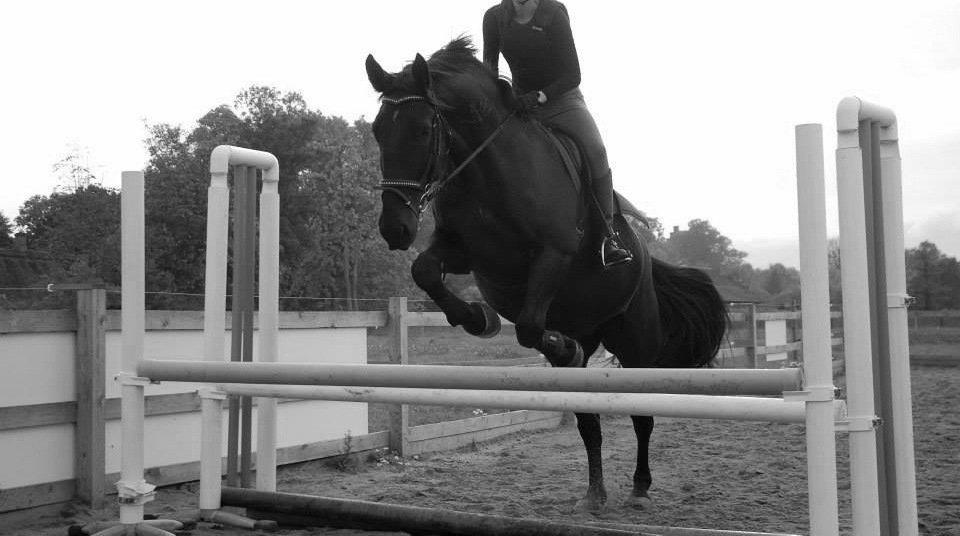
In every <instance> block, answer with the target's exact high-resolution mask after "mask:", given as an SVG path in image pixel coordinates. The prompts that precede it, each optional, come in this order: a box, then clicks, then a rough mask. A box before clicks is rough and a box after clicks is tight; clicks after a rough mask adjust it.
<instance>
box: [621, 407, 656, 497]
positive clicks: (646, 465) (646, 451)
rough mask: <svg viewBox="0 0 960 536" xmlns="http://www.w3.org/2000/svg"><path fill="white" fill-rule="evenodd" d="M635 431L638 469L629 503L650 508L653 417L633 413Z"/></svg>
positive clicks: (634, 476) (635, 473) (634, 475)
mask: <svg viewBox="0 0 960 536" xmlns="http://www.w3.org/2000/svg"><path fill="white" fill-rule="evenodd" d="M630 418H631V419H632V420H633V431H634V432H636V434H637V469H636V471H635V472H634V473H633V491H632V492H631V493H630V497H628V498H627V505H628V506H634V507H637V508H644V509H646V508H650V507H651V506H652V505H653V503H652V502H651V501H650V496H649V495H648V494H647V492H648V491H649V490H650V484H651V483H653V477H652V476H651V475H650V434H651V433H652V432H653V417H647V416H641V415H633V416H632V417H630Z"/></svg>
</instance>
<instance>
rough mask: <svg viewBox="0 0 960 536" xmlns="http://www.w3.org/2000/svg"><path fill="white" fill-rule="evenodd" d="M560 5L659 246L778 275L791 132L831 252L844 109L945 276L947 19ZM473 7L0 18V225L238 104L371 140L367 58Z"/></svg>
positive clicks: (954, 146) (140, 8) (621, 178)
mask: <svg viewBox="0 0 960 536" xmlns="http://www.w3.org/2000/svg"><path fill="white" fill-rule="evenodd" d="M564 3H565V4H566V6H567V8H568V11H569V13H570V18H571V24H572V27H573V33H574V38H575V41H576V45H577V48H578V51H579V57H580V64H581V71H582V75H583V82H582V84H581V88H582V90H583V92H584V94H585V96H586V99H587V104H588V105H589V107H590V109H591V111H592V112H593V114H594V117H595V119H596V121H597V123H598V126H599V127H600V131H601V132H602V134H603V136H604V140H605V142H606V144H607V148H608V153H609V158H610V162H611V167H612V168H613V172H614V186H615V187H616V188H617V190H618V191H620V192H621V193H623V194H624V195H626V196H627V197H628V198H629V199H630V200H631V201H632V202H633V203H634V204H635V205H636V206H638V207H639V208H641V209H642V210H644V211H645V212H646V213H647V214H648V215H650V216H654V217H656V218H659V219H660V221H661V222H662V223H663V225H664V227H665V229H666V230H667V231H668V232H669V231H670V230H671V229H672V228H673V227H674V226H679V227H680V228H686V226H687V223H688V222H689V221H690V220H693V219H703V220H708V221H709V222H710V223H711V224H712V225H713V226H714V227H715V228H717V229H718V230H719V231H720V232H721V233H722V234H723V235H725V236H727V237H728V238H730V239H731V241H732V246H733V247H734V248H736V249H739V250H741V251H744V252H746V253H748V256H747V257H746V259H745V260H746V262H749V263H751V264H752V265H753V266H754V267H757V268H765V267H767V266H768V265H769V264H770V263H775V262H781V263H784V264H786V265H788V266H798V265H799V260H798V255H799V254H798V251H797V247H798V246H797V232H798V230H797V208H796V175H795V167H794V166H795V163H794V160H795V149H794V140H793V131H794V125H797V124H802V123H822V124H823V125H824V138H825V143H824V144H825V155H826V158H827V165H826V169H827V209H828V232H829V233H830V234H831V235H833V234H836V232H837V214H836V205H837V203H836V184H835V178H834V172H833V168H834V164H833V154H834V150H835V147H836V136H835V110H836V105H837V103H838V102H839V101H840V100H841V99H842V98H843V97H846V96H851V95H855V96H859V97H861V98H863V99H865V100H868V101H871V102H874V103H877V104H880V105H883V106H886V107H889V108H891V109H893V110H894V111H895V112H896V113H897V118H898V121H899V131H900V138H901V146H900V150H901V154H902V157H903V190H904V223H905V229H906V246H907V247H915V246H916V245H917V244H918V243H919V242H921V241H922V240H930V241H932V242H934V243H935V244H937V246H938V247H939V248H940V249H941V251H943V252H944V253H946V254H948V255H951V256H957V257H960V195H958V191H960V98H958V95H960V0H953V1H946V0H912V1H909V2H908V1H905V0H900V1H886V0H872V1H859V0H858V1H846V0H829V1H821V0H803V1H774V0H763V1H741V0H726V1H723V2H717V1H695V0H687V1H675V2H637V1H630V2H628V1H616V2H614V1H606V2H603V1H597V0H566V1H565V2H564ZM492 4H493V1H492V0H482V1H480V0H456V1H451V0H445V1H444V0H405V1H402V2H397V1H395V0H367V1H347V2H343V1H341V2H329V1H317V0H314V1H311V2H307V1H303V2H296V1H285V0H274V1H272V2H269V3H262V2H249V1H245V0H232V1H229V2H227V1H220V0H209V1H207V0H205V1H195V0H191V1H181V0H170V1H165V2H151V3H144V2H137V1H133V0H126V1H122V2H97V1H85V2H75V1H71V2H57V1H35V2H4V3H3V4H2V5H0V19H2V20H4V21H6V23H7V24H5V28H4V31H3V32H0V77H2V83H0V112H2V114H0V118H2V119H0V124H2V127H3V128H2V129H0V158H2V160H3V162H4V165H5V169H4V170H3V173H2V175H0V212H2V213H3V214H4V215H6V216H7V217H8V218H10V219H13V218H14V217H15V216H16V214H17V212H18V209H19V207H20V206H21V205H22V204H23V202H24V201H25V200H26V199H28V198H29V197H31V196H34V195H49V194H50V193H51V192H52V191H53V190H54V188H56V187H57V185H58V182H59V179H58V178H57V176H56V173H55V172H54V170H53V165H54V164H55V163H56V162H57V161H59V160H61V159H62V158H64V157H65V156H66V155H68V154H70V153H71V152H76V150H77V149H79V150H80V151H81V153H83V154H85V155H87V156H86V158H87V160H88V164H89V165H90V167H91V168H92V169H93V170H94V171H95V172H96V173H97V175H98V176H100V177H101V179H102V181H103V184H104V185H105V186H111V187H115V186H119V181H120V178H119V177H120V172H121V171H123V170H128V169H142V168H143V167H144V166H145V163H146V160H147V154H146V151H145V148H144V139H145V138H146V137H147V130H146V126H147V125H148V124H156V123H170V124H180V125H184V126H185V127H188V128H189V127H191V126H192V125H193V124H194V123H195V121H196V120H197V119H198V118H200V117H201V116H202V115H203V114H204V113H206V112H207V111H209V110H210V109H212V108H214V107H216V106H218V105H221V104H232V103H233V100H234V98H235V96H236V95H237V94H238V93H239V92H240V91H242V90H243V89H245V88H247V87H249V86H251V85H267V86H272V87H276V88H278V89H280V90H283V91H296V92H298V93H300V94H302V95H303V96H304V98H305V99H306V101H307V103H308V104H309V105H310V106H311V107H312V108H314V109H319V110H321V111H322V112H323V113H324V114H326V115H332V116H340V117H343V118H345V119H348V120H354V119H357V118H360V117H365V118H366V119H368V120H372V119H373V117H374V116H375V115H376V111H377V109H378V103H377V94H376V93H375V92H374V91H373V90H372V88H371V87H370V85H369V83H368V81H367V78H366V74H365V71H364V65H363V64H364V59H365V58H366V56H367V54H368V53H373V54H374V56H375V57H376V58H377V60H378V61H379V62H380V63H381V65H383V66H384V68H386V69H387V70H388V71H396V70H399V69H401V68H402V67H403V66H404V64H406V63H407V62H409V61H411V60H412V59H413V57H414V55H415V54H416V53H417V52H420V53H423V54H424V55H427V54H429V53H431V52H433V51H434V50H436V49H438V48H440V47H441V46H443V45H444V44H446V43H447V42H448V41H449V40H450V39H452V38H454V37H457V36H459V35H461V34H468V35H472V36H474V37H475V41H476V43H477V44H478V45H479V44H480V43H481V31H480V28H481V21H482V16H483V12H484V11H485V9H486V8H488V7H489V6H490V5H492ZM266 6H269V7H266ZM503 63H505V62H501V64H503ZM281 165H282V162H281ZM198 180H206V179H205V178H198ZM371 217H375V216H374V215H371Z"/></svg>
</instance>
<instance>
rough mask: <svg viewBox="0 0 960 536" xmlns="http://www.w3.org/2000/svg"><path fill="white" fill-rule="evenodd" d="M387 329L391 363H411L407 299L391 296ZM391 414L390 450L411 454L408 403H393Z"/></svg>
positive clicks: (404, 454)
mask: <svg viewBox="0 0 960 536" xmlns="http://www.w3.org/2000/svg"><path fill="white" fill-rule="evenodd" d="M387 316H388V318H389V320H388V322H387V329H389V330H390V355H389V359H390V362H391V363H394V364H397V365H400V366H403V365H407V364H409V363H410V354H409V351H410V346H409V344H408V342H409V341H408V336H409V332H408V329H407V318H408V317H407V299H406V298H390V304H389V306H388V309H387ZM389 415H390V450H392V451H395V452H396V453H398V454H399V455H400V456H407V455H408V454H410V439H409V430H410V427H409V420H410V408H409V407H408V406H407V405H406V404H395V405H391V406H390V409H389Z"/></svg>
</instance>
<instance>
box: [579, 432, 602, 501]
mask: <svg viewBox="0 0 960 536" xmlns="http://www.w3.org/2000/svg"><path fill="white" fill-rule="evenodd" d="M576 415H577V430H579V431H580V437H581V438H582V439H583V445H584V447H586V449H587V493H586V495H584V497H583V498H582V499H580V500H579V501H577V506H576V508H577V510H584V511H589V512H597V511H600V510H602V509H603V507H604V506H605V505H606V503H607V490H606V488H605V487H604V485H603V460H602V458H601V456H600V447H601V446H602V445H603V434H602V432H601V430H600V416H599V415H597V414H595V413H577V414H576Z"/></svg>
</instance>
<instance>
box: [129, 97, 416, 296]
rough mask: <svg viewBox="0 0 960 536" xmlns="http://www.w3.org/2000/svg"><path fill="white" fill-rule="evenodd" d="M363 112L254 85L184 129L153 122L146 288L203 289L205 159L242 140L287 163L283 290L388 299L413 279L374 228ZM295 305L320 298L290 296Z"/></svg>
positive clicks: (403, 257) (282, 188) (371, 150)
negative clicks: (318, 105) (350, 114)
mask: <svg viewBox="0 0 960 536" xmlns="http://www.w3.org/2000/svg"><path fill="white" fill-rule="evenodd" d="M370 130H371V129H370V125H369V123H366V122H365V121H363V120H361V121H357V122H356V123H354V124H349V123H347V122H346V121H344V120H343V119H340V118H337V117H326V116H324V115H323V114H321V113H320V112H319V111H315V110H311V109H310V108H309V107H308V106H307V104H306V103H305V101H304V100H303V98H302V97H301V96H300V95H298V94H296V93H286V94H284V93H281V92H279V91H277V90H275V89H272V88H266V87H252V88H250V89H248V90H246V91H244V92H242V93H240V94H239V95H238V97H237V99H236V100H235V102H234V105H233V107H230V106H218V107H216V108H214V109H213V110H211V111H210V112H208V113H207V114H206V115H204V116H203V117H202V118H201V119H200V120H199V121H198V126H197V127H196V128H194V129H193V130H190V131H187V130H185V129H183V128H181V127H174V126H170V125H164V124H160V125H154V126H152V127H151V137H150V139H149V140H148V149H149V151H150V163H149V166H148V168H147V170H146V178H147V192H146V193H147V202H146V203H147V227H148V231H147V234H148V244H147V247H148V254H147V259H148V262H149V263H150V266H149V269H148V274H150V275H149V276H148V288H152V289H156V290H168V291H176V292H186V293H197V294H199V293H202V292H203V277H204V274H203V265H204V255H205V246H206V244H205V221H206V189H207V184H208V180H207V179H206V177H207V176H208V175H207V169H206V166H207V162H208V159H209V154H210V152H211V151H212V150H213V148H214V147H216V146H217V145H220V144H229V145H238V146H242V147H249V148H253V149H260V150H264V151H268V152H271V153H273V154H274V155H275V156H276V157H277V159H278V160H279V162H280V183H279V192H280V218H281V221H280V293H281V296H313V297H342V298H348V299H349V300H350V301H351V304H352V306H354V307H355V306H356V305H357V300H358V299H360V298H363V297H377V298H384V297H386V296H389V295H398V293H399V292H402V291H407V290H409V287H410V284H409V283H410V277H409V261H410V253H405V254H397V253H391V252H388V251H387V250H386V248H385V247H383V245H382V243H381V241H380V237H379V234H378V233H377V227H376V213H377V210H378V207H377V194H376V192H375V191H374V186H375V185H376V183H377V179H378V178H379V167H378V165H379V164H378V163H379V154H378V150H377V146H376V143H375V141H374V140H373V137H372V134H371V132H370ZM282 303H283V304H284V306H285V307H288V308H303V307H308V306H315V305H316V303H311V302H307V301H286V300H285V301H284V302H282Z"/></svg>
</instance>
